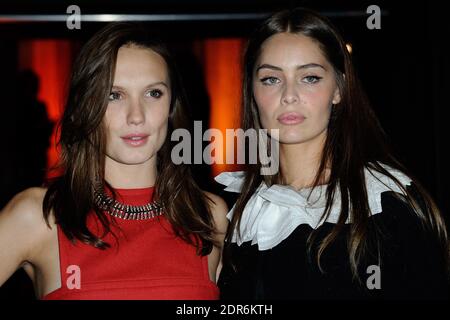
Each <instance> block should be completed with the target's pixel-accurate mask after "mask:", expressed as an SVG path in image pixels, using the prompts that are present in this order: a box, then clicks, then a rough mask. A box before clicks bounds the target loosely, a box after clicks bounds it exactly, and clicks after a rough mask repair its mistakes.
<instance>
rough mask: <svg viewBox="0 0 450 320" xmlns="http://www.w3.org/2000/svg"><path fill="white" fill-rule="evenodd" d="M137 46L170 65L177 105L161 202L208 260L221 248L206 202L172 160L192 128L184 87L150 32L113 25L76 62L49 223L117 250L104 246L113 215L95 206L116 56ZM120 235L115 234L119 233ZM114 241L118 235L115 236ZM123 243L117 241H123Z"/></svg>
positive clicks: (164, 155)
mask: <svg viewBox="0 0 450 320" xmlns="http://www.w3.org/2000/svg"><path fill="white" fill-rule="evenodd" d="M127 45H134V46H137V47H141V48H145V49H149V50H152V51H154V52H156V53H158V54H159V55H160V56H161V57H163V58H164V60H165V62H166V64H167V66H168V74H169V79H170V86H171V102H170V114H169V124H168V132H167V137H166V140H165V142H164V144H163V145H162V147H161V149H160V150H159V151H158V153H157V172H158V176H157V180H156V184H155V197H156V198H157V199H158V201H159V202H161V203H162V204H163V205H164V215H165V217H166V218H167V219H168V221H169V222H170V223H171V225H172V227H173V230H174V231H175V234H176V235H177V236H179V237H181V238H182V239H183V240H185V241H186V242H188V243H190V244H192V245H194V246H196V248H197V252H198V253H200V254H202V255H206V254H208V253H209V252H210V251H211V249H212V245H213V244H215V242H214V240H213V233H214V230H215V229H214V224H213V220H212V216H211V212H210V210H209V205H208V202H209V201H211V200H210V199H209V198H207V197H206V196H205V195H204V194H203V192H202V191H201V190H200V188H199V187H198V186H197V184H196V183H195V181H194V180H193V178H192V176H191V173H190V169H189V167H187V166H186V165H183V164H181V165H175V164H174V163H173V162H172V161H171V158H170V154H171V150H172V147H173V146H172V144H173V142H172V141H171V139H170V137H171V134H172V131H173V130H174V129H177V128H187V127H188V123H189V122H188V117H187V114H186V113H185V110H184V108H185V101H184V93H183V88H182V87H181V84H180V80H179V76H178V75H177V73H176V68H175V64H174V61H173V60H172V58H171V56H170V54H169V52H168V49H167V48H166V47H165V46H164V45H163V44H162V43H161V42H160V40H158V38H157V37H156V36H155V35H153V34H151V33H150V32H149V31H148V30H147V29H146V28H144V26H142V25H139V24H135V23H126V22H125V23H123V22H122V23H111V24H109V25H107V26H106V27H104V28H103V29H102V30H100V31H99V32H98V33H96V34H95V35H94V36H93V37H92V38H91V39H90V40H89V41H88V42H87V43H86V44H85V45H84V46H83V48H82V50H81V52H80V54H79V56H78V57H77V59H76V61H75V65H74V68H73V72H72V77H71V81H70V88H69V94H68V99H67V103H66V106H65V110H64V114H63V117H62V120H61V122H60V124H59V129H60V132H61V137H60V140H59V144H60V146H61V159H60V163H59V167H60V168H61V169H62V171H63V173H62V175H61V176H59V177H57V178H56V179H53V180H52V181H50V182H49V185H48V190H47V193H46V195H45V198H44V204H43V211H44V217H45V219H46V221H47V223H48V218H49V215H50V212H51V211H53V213H54V216H55V219H56V223H57V224H58V225H59V226H60V227H61V228H62V230H63V232H64V234H65V235H66V236H67V237H68V238H69V239H70V240H73V241H75V240H76V239H78V240H80V241H83V242H85V243H88V244H90V245H93V246H95V247H98V248H102V249H104V248H107V247H109V246H110V245H109V244H108V243H106V242H104V241H103V240H102V238H103V237H104V236H105V235H106V234H107V233H109V232H112V230H111V227H110V222H109V220H108V219H107V217H106V215H105V214H104V213H103V212H102V210H100V209H99V208H97V207H96V206H95V204H94V201H93V200H94V199H93V193H94V188H95V186H96V185H98V183H99V182H100V183H103V184H104V185H105V187H106V188H109V189H110V190H111V191H114V190H112V188H111V186H110V185H109V184H108V183H107V182H106V181H105V180H104V174H105V172H104V171H105V145H106V140H105V139H106V136H105V128H104V126H103V122H102V121H103V117H104V115H105V111H106V107H107V105H108V97H109V95H110V91H111V88H112V85H113V80H114V72H115V64H116V58H117V52H118V50H119V48H120V47H122V46H127ZM90 212H92V214H95V215H96V216H97V218H98V219H99V221H100V222H101V225H102V227H103V230H104V232H103V234H102V235H96V234H93V233H92V232H91V231H90V230H89V229H88V228H87V225H86V219H87V216H88V214H90ZM112 234H113V235H114V232H112ZM114 236H115V235H114ZM116 239H117V238H116Z"/></svg>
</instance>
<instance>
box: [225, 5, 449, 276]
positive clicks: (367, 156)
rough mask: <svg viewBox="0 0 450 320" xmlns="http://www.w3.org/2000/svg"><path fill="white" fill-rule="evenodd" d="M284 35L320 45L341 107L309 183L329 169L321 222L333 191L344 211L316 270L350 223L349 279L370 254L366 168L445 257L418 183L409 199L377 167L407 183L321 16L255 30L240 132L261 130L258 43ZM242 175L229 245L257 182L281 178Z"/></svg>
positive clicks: (297, 16)
mask: <svg viewBox="0 0 450 320" xmlns="http://www.w3.org/2000/svg"><path fill="white" fill-rule="evenodd" d="M283 32H288V33H293V34H301V35H304V36H307V37H309V38H311V39H313V40H314V41H315V42H316V43H318V45H319V47H320V49H321V50H322V52H323V54H324V56H325V57H326V59H327V60H328V61H329V62H330V64H331V65H332V66H333V69H334V73H335V78H336V82H337V85H338V88H339V90H340V94H341V101H340V103H338V104H337V105H334V106H333V109H332V113H331V116H330V121H329V125H328V134H327V137H326V141H325V144H324V148H323V150H322V157H321V161H320V165H319V168H318V171H317V174H316V176H315V179H314V182H313V187H316V186H318V185H319V183H321V181H324V179H325V177H326V175H325V170H326V168H327V167H328V166H330V165H331V173H330V176H329V180H328V185H327V192H326V198H327V203H326V207H325V210H324V213H323V217H322V218H323V219H326V218H327V217H328V216H329V214H330V211H331V206H332V204H333V197H334V194H335V193H336V190H337V188H339V191H340V194H341V203H342V211H341V213H340V216H339V219H338V221H337V223H336V224H335V226H334V228H333V230H332V231H331V232H330V233H329V234H328V235H327V236H326V237H325V238H324V239H323V240H322V241H321V242H320V245H319V246H318V247H317V248H316V249H317V254H316V263H317V264H318V266H319V268H320V269H321V270H322V271H323V269H322V268H321V264H320V257H321V255H322V253H323V252H324V250H325V249H326V248H327V247H328V246H329V245H330V244H331V243H332V242H333V241H334V240H335V239H336V238H337V237H338V235H339V233H340V232H341V230H342V229H343V226H344V225H345V222H346V221H347V218H348V217H349V216H350V220H351V221H352V223H351V224H350V235H349V237H348V239H347V240H348V243H347V247H348V253H349V259H350V265H351V268H352V272H353V275H354V276H355V277H358V276H357V270H358V263H359V262H360V259H361V258H362V257H363V256H364V255H365V254H366V253H368V252H367V250H366V249H367V247H368V246H367V245H368V241H367V240H368V227H369V217H370V209H369V205H368V196H367V190H366V184H365V175H364V170H365V169H366V168H369V169H370V170H375V171H377V172H380V173H382V174H384V175H386V176H387V177H389V178H390V179H392V180H394V181H395V183H396V184H397V185H398V186H399V187H400V188H401V190H403V191H404V193H405V195H406V197H405V200H406V201H407V202H408V204H409V205H411V206H412V208H414V209H415V212H416V213H417V214H418V216H419V217H420V218H421V219H422V220H423V221H424V222H425V223H424V225H425V226H427V227H429V228H430V229H431V230H432V232H433V233H434V234H435V235H436V236H437V237H438V239H439V240H440V242H441V243H442V244H443V246H444V251H445V258H446V259H448V254H449V251H448V238H447V231H446V227H445V222H444V220H443V218H442V216H441V214H440V212H439V210H438V208H437V206H436V205H435V203H434V202H433V200H432V198H431V197H430V196H429V195H428V193H427V192H426V191H425V190H424V189H423V188H422V187H421V186H420V184H419V183H418V182H417V180H416V179H414V178H412V179H413V181H414V185H415V187H416V188H415V189H416V190H415V192H412V191H411V190H409V189H408V190H407V189H406V188H405V186H403V185H402V184H401V183H400V182H399V181H398V180H397V179H396V178H395V177H394V176H393V175H392V174H391V173H390V172H389V171H387V170H386V169H385V168H384V167H383V166H382V165H380V163H382V164H385V165H388V166H390V167H392V168H394V169H397V170H399V171H401V172H403V173H405V174H407V175H408V176H409V177H412V176H411V174H409V173H408V171H407V170H406V168H404V166H403V165H401V163H399V162H398V161H397V160H396V159H395V158H394V156H393V155H392V152H391V151H390V149H389V148H388V145H387V142H386V138H385V134H384V132H383V129H382V128H381V126H380V124H379V121H378V119H377V117H376V116H375V114H374V112H373V111H372V109H371V107H370V105H369V102H368V99H367V97H366V95H365V93H364V91H363V89H362V88H361V86H360V82H359V81H358V79H357V75H356V73H355V70H354V68H353V64H352V60H351V56H350V54H349V53H348V51H347V49H346V45H345V42H344V41H343V39H342V37H341V36H340V35H339V32H338V31H337V29H336V28H335V27H334V26H333V25H332V24H331V22H330V21H328V19H326V18H325V17H322V16H321V15H319V14H317V13H315V12H313V11H310V10H307V9H303V8H297V9H294V10H285V11H280V12H278V13H275V14H274V15H272V16H271V17H269V18H268V19H266V20H265V21H264V22H263V23H262V24H261V25H260V27H259V28H258V29H257V30H256V31H255V33H254V34H253V36H252V37H251V38H250V40H249V42H248V45H247V49H246V52H245V56H244V79H243V109H244V115H243V123H242V127H243V129H244V130H246V129H250V128H255V129H260V128H261V124H260V120H259V112H258V107H257V105H256V102H255V100H254V96H253V87H252V83H253V75H254V68H255V64H256V61H257V59H258V57H259V55H260V50H261V46H262V44H263V42H264V41H265V40H266V39H268V38H269V37H271V36H273V35H275V34H278V33H283ZM246 169H247V170H246V176H245V181H244V184H243V187H242V193H241V194H240V196H239V198H238V200H237V202H236V205H235V209H234V215H233V218H232V221H231V223H230V225H229V231H228V234H227V237H226V239H227V241H231V237H232V234H233V232H234V230H236V229H237V230H240V227H239V226H240V221H241V217H242V212H243V210H244V208H245V206H246V204H247V202H248V200H249V199H250V197H251V196H252V195H253V193H254V192H255V191H256V189H257V188H258V186H259V185H260V184H261V182H263V181H264V182H265V183H266V184H267V185H268V186H270V185H272V184H274V183H280V182H282V178H281V174H280V173H277V174H275V175H272V176H267V175H266V176H261V175H260V169H261V164H260V163H258V164H256V165H247V168H246ZM419 204H420V205H419ZM316 238H317V234H316V233H315V232H313V233H312V234H311V237H310V238H309V239H308V242H309V246H308V247H309V252H310V253H311V252H312V248H313V243H314V239H316Z"/></svg>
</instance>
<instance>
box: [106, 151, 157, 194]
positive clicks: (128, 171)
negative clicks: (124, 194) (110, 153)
mask: <svg viewBox="0 0 450 320" xmlns="http://www.w3.org/2000/svg"><path fill="white" fill-rule="evenodd" d="M156 176H157V170H156V161H154V160H153V159H150V160H149V161H147V162H145V163H142V164H134V165H130V164H123V163H119V162H117V161H114V160H112V159H110V158H108V157H106V160H105V180H106V181H107V182H108V183H109V184H110V185H111V186H112V187H113V188H116V189H138V188H147V187H151V186H154V185H155V183H156Z"/></svg>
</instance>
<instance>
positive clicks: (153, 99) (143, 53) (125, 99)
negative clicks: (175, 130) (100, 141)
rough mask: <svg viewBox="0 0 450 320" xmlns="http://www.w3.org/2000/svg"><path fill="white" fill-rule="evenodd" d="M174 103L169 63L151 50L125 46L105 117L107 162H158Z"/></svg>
mask: <svg viewBox="0 0 450 320" xmlns="http://www.w3.org/2000/svg"><path fill="white" fill-rule="evenodd" d="M170 100H171V92H170V83H169V76H168V71H167V65H166V62H165V60H164V59H163V58H162V57H161V56H160V55H159V54H157V53H156V52H154V51H152V50H150V49H147V48H140V47H137V46H124V47H121V48H120V49H119V51H118V53H117V61H116V70H115V74H114V83H113V87H112V89H111V94H110V96H109V103H108V107H107V110H106V113H105V118H104V122H105V126H106V132H107V146H106V156H107V161H110V160H112V161H114V162H116V163H121V164H127V165H136V164H144V163H147V162H149V161H152V162H155V163H156V160H155V159H156V157H155V156H156V153H157V151H158V150H159V149H160V148H161V146H162V144H163V143H164V140H165V138H166V134H167V125H168V117H169V108H170Z"/></svg>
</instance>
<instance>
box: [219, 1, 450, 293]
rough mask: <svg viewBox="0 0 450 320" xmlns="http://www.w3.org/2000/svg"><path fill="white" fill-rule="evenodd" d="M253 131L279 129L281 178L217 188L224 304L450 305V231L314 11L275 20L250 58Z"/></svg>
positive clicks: (263, 29) (248, 107)
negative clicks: (224, 224) (223, 206)
mask: <svg viewBox="0 0 450 320" xmlns="http://www.w3.org/2000/svg"><path fill="white" fill-rule="evenodd" d="M244 68H245V70H244V87H243V89H244V94H243V97H244V116H243V129H244V130H245V129H250V128H253V129H278V130H279V131H278V133H279V135H278V137H274V136H272V138H274V139H275V140H277V142H278V143H279V161H280V162H279V163H280V169H279V171H278V172H277V173H276V174H273V175H261V174H260V169H261V168H262V166H261V164H260V163H259V164H256V165H249V166H248V169H247V170H246V171H245V172H225V173H222V174H221V175H219V176H218V177H216V180H217V181H218V182H220V183H222V184H224V185H226V186H227V188H226V189H225V190H227V191H232V192H240V195H239V198H238V200H237V202H236V204H235V205H234V207H233V208H232V210H231V211H230V212H229V214H228V218H229V220H230V229H229V233H228V236H227V249H226V252H225V265H224V268H223V270H222V273H221V276H220V280H219V286H220V288H221V295H222V298H224V299H242V298H246V299H322V298H325V299H335V298H336V299H345V298H349V299H350V298H351V299H353V298H356V299H358V298H362V299H367V298H388V299H389V298H440V297H446V296H448V276H447V275H448V273H447V270H448V269H447V260H448V255H449V251H448V238H447V231H446V227H445V222H444V219H443V217H442V215H441V214H440V212H439V210H438V209H437V207H436V205H435V204H434V202H433V200H432V199H431V198H430V196H429V195H428V194H427V192H426V191H425V190H424V189H423V188H422V187H421V186H420V184H419V183H418V182H417V180H416V179H414V178H413V177H412V176H411V175H410V174H409V173H408V172H407V170H406V169H405V168H404V167H403V166H402V165H401V164H400V163H399V162H398V161H397V160H396V159H395V158H394V157H393V156H392V154H391V153H390V152H389V150H388V148H387V146H386V143H385V139H384V136H383V131H382V128H381V127H380V125H379V122H378V120H377V118H376V116H375V115H374V113H373V111H372V109H371V108H370V106H369V104H368V101H367V99H366V97H365V95H364V93H363V90H362V88H361V87H360V84H359V81H358V79H357V77H356V74H355V71H354V70H353V66H352V61H351V57H350V55H349V53H348V51H347V49H346V45H345V42H344V41H343V40H342V38H341V36H340V35H339V33H338V32H337V30H336V29H335V27H333V26H332V25H331V23H330V22H329V21H328V20H327V19H326V18H324V17H322V16H320V15H319V14H317V13H314V12H311V11H309V10H305V9H295V10H292V11H282V12H279V13H276V14H274V15H273V16H271V17H270V18H268V19H267V20H266V21H264V23H263V24H262V25H261V26H260V27H259V28H258V30H257V31H256V33H255V35H254V36H253V37H252V38H251V39H250V42H249V44H248V47H247V51H246V55H245V60H244Z"/></svg>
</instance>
